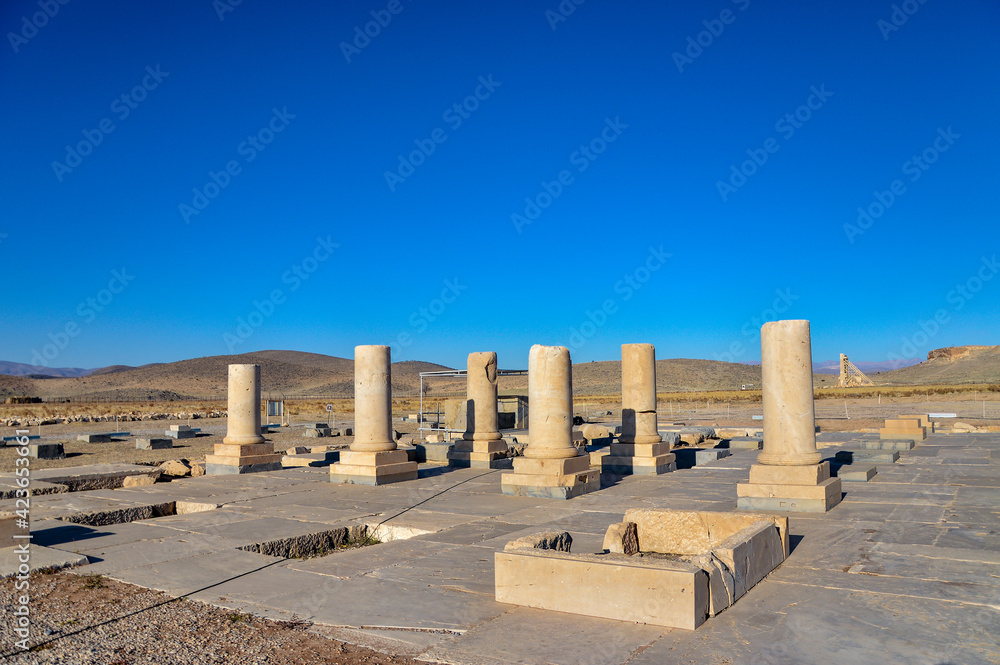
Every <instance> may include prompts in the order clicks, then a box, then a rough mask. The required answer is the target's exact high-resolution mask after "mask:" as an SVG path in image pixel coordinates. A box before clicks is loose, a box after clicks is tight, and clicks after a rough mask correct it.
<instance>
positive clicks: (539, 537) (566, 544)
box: [503, 531, 573, 552]
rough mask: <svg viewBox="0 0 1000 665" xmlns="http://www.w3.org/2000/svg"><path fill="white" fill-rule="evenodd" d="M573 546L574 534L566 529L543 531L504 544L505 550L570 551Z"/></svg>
mask: <svg viewBox="0 0 1000 665" xmlns="http://www.w3.org/2000/svg"><path fill="white" fill-rule="evenodd" d="M572 547H573V536H572V535H570V534H569V533H568V532H566V531H542V532H540V533H533V534H531V535H528V536H522V537H520V538H518V539H516V540H512V541H510V542H509V543H507V544H506V545H504V548H503V549H504V551H505V552H509V551H511V550H524V549H528V550H554V551H556V552H569V551H570V549H572Z"/></svg>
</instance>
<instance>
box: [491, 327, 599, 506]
mask: <svg viewBox="0 0 1000 665" xmlns="http://www.w3.org/2000/svg"><path fill="white" fill-rule="evenodd" d="M528 400H529V402H530V403H531V418H530V419H529V421H528V441H529V443H528V446H527V448H525V449H524V457H515V458H514V472H513V473H505V474H504V475H503V477H502V479H501V491H502V492H503V493H504V494H507V495H512V496H535V497H542V498H552V499H571V498H573V497H574V496H579V495H581V494H586V493H587V492H593V491H595V490H598V489H600V488H601V480H600V471H599V470H598V469H593V470H591V468H590V455H589V453H587V451H586V449H583V448H579V449H578V448H577V447H576V446H574V445H573V368H572V365H571V364H570V357H569V349H567V348H566V347H564V346H542V345H540V344H536V345H535V346H533V347H531V352H530V354H529V355H528Z"/></svg>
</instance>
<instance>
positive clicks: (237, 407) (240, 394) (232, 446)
mask: <svg viewBox="0 0 1000 665" xmlns="http://www.w3.org/2000/svg"><path fill="white" fill-rule="evenodd" d="M227 398H228V402H229V418H228V423H227V426H226V437H225V438H224V439H223V440H222V443H217V444H215V454H214V455H206V456H205V473H206V474H208V475H225V474H235V473H257V472H259V471H278V470H280V469H281V455H280V454H275V452H274V444H272V443H266V442H265V441H264V437H262V436H261V435H260V365H230V366H229V391H228V395H227Z"/></svg>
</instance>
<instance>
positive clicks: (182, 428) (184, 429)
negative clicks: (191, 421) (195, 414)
mask: <svg viewBox="0 0 1000 665" xmlns="http://www.w3.org/2000/svg"><path fill="white" fill-rule="evenodd" d="M190 429H191V426H190V425H171V426H170V431H172V432H187V431H189V430H190Z"/></svg>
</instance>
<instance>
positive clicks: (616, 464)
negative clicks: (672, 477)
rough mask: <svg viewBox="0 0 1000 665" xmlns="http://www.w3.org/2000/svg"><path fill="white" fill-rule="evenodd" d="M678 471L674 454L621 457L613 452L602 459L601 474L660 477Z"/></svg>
mask: <svg viewBox="0 0 1000 665" xmlns="http://www.w3.org/2000/svg"><path fill="white" fill-rule="evenodd" d="M612 447H613V446H612ZM676 470H677V456H676V455H674V453H667V454H666V455H657V456H656V457H634V456H633V457H620V456H617V455H615V454H614V453H613V452H612V453H611V454H610V455H605V456H604V457H603V458H602V459H601V473H606V474H608V475H613V476H629V475H633V476H658V475H660V474H663V473H669V472H670V471H676Z"/></svg>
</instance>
